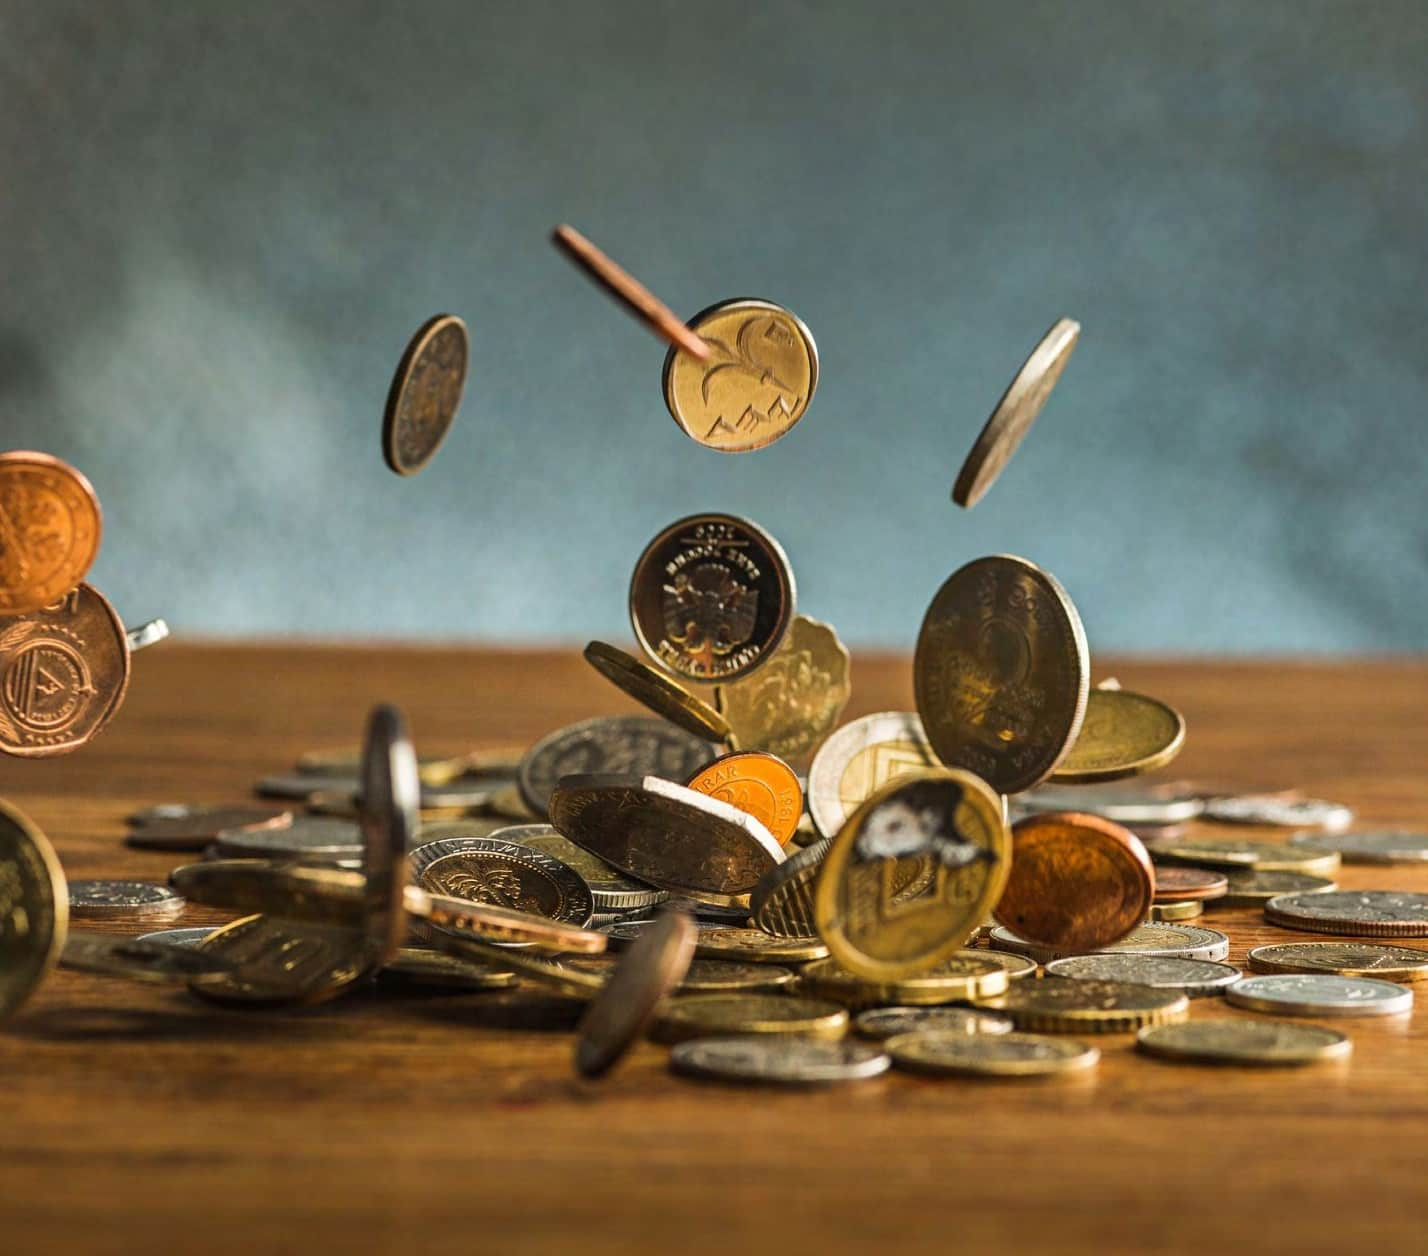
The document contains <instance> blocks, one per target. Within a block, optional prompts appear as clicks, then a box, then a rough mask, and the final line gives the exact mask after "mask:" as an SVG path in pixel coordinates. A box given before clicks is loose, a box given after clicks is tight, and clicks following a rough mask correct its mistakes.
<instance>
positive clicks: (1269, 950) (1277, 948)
mask: <svg viewBox="0 0 1428 1256" xmlns="http://www.w3.org/2000/svg"><path fill="white" fill-rule="evenodd" d="M1249 966H1250V968H1251V970H1252V971H1254V972H1257V973H1337V974H1338V975H1339V976H1342V977H1377V978H1379V979H1380V980H1382V981H1424V980H1428V951H1424V950H1418V949H1417V948H1415V947H1411V946H1390V945H1388V944H1387V943H1382V942H1280V943H1276V944H1275V945H1273V946H1257V947H1255V948H1254V950H1252V951H1251V952H1250V953H1249Z"/></svg>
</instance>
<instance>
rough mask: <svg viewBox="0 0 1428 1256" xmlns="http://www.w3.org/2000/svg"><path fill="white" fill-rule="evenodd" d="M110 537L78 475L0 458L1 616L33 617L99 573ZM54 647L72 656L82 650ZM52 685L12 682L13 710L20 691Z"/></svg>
mask: <svg viewBox="0 0 1428 1256" xmlns="http://www.w3.org/2000/svg"><path fill="white" fill-rule="evenodd" d="M103 531H104V525H103V521H102V518H101V516H100V513H99V498H98V497H97V496H95V493H94V489H93V487H92V486H91V485H90V483H89V481H88V480H87V479H85V477H84V476H83V475H81V474H80V472H79V471H77V470H76V469H75V468H74V467H72V466H70V465H69V464H68V463H67V462H62V461H60V459H58V458H56V457H54V456H53V455H51V454H42V453H34V452H32V451H29V450H12V451H11V452H9V453H3V454H0V616H6V617H8V616H12V615H16V616H18V615H28V614H30V613H31V612H33V611H38V610H40V609H41V608H43V607H46V606H49V605H50V604H51V603H52V602H55V601H57V600H58V599H59V598H62V597H64V595H65V594H66V593H68V592H70V591H71V590H72V589H74V588H75V587H76V586H77V585H78V584H79V583H80V581H81V580H83V579H84V577H85V574H86V573H87V572H88V571H89V568H90V567H91V565H93V563H94V559H95V556H96V555H97V554H98V553H99V539H100V537H101V535H102V534H103ZM48 644H49V646H50V649H51V651H54V650H62V651H66V652H67V651H70V650H72V646H73V645H74V644H76V643H75V642H73V641H71V643H70V644H69V645H68V646H66V645H65V643H64V642H62V641H55V640H52V641H50V642H49V643H48ZM32 661H33V662H34V663H39V662H40V661H41V660H38V659H35V660H32ZM40 670H43V669H42V668H41V669H40ZM48 683H49V684H51V685H53V684H55V683H58V682H57V679H56V678H54V677H51V679H50V681H49V682H48ZM45 685H46V682H45V680H44V679H43V677H40V676H33V675H31V676H27V677H22V676H13V677H12V676H7V677H6V681H5V691H6V699H7V703H8V702H13V701H14V697H15V695H14V692H13V691H14V690H15V689H16V688H20V687H23V688H28V689H40V690H43V689H44V688H45Z"/></svg>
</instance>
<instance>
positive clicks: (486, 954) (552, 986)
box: [428, 907, 605, 1025]
mask: <svg viewBox="0 0 1428 1256" xmlns="http://www.w3.org/2000/svg"><path fill="white" fill-rule="evenodd" d="M480 910H481V911H483V912H487V911H489V912H496V911H500V910H502V909H500V908H495V907H489V908H481V909H480ZM564 927H565V926H552V928H564ZM428 940H429V941H430V942H431V944H432V946H434V947H436V949H437V950H439V951H441V952H442V953H443V954H446V955H454V956H456V957H457V958H458V959H464V960H469V961H471V962H472V963H476V964H485V965H487V966H489V967H493V968H499V969H502V970H505V969H510V970H512V971H514V972H516V973H518V974H519V975H520V976H521V977H523V978H524V979H525V980H526V981H529V982H534V983H535V984H536V985H538V986H541V987H542V988H543V989H545V990H548V991H552V992H554V993H556V994H559V995H562V996H564V997H565V998H571V999H580V1000H588V999H592V998H594V997H595V996H596V995H597V994H599V993H600V991H601V990H602V989H604V987H605V982H604V980H603V979H602V978H600V977H596V976H594V975H593V974H591V973H582V972H576V971H575V970H574V969H572V968H567V967H566V966H565V965H564V964H558V963H555V962H554V961H553V960H548V959H541V958H540V957H538V956H535V955H528V954H526V953H525V952H523V951H513V950H509V949H506V948H504V947H500V946H496V945H495V944H494V943H491V942H487V941H485V940H484V939H482V938H478V937H474V936H472V935H471V934H470V933H455V932H452V931H451V930H448V929H433V930H431V931H430V936H429V939H428ZM497 997H500V996H497ZM569 1010H570V1009H568V1008H567V1009H565V1012H566V1013H568V1012H569ZM563 1023H564V1022H563V1020H562V1025H563Z"/></svg>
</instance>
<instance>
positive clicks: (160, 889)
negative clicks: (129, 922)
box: [69, 880, 183, 920]
mask: <svg viewBox="0 0 1428 1256" xmlns="http://www.w3.org/2000/svg"><path fill="white" fill-rule="evenodd" d="M182 911H183V899H182V898H180V897H179V896H178V895H177V894H175V893H174V892H173V891H172V890H171V889H169V887H168V886H166V885H158V884H156V883H155V882H152V881H116V880H93V881H71V882H70V883H69V915H70V919H71V920H107V919H109V918H111V917H113V916H144V917H150V918H153V919H166V918H168V917H171V916H177V915H178V914H179V913H180V912H182Z"/></svg>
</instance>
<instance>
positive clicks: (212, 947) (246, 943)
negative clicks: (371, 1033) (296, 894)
mask: <svg viewBox="0 0 1428 1256" xmlns="http://www.w3.org/2000/svg"><path fill="white" fill-rule="evenodd" d="M199 952H200V953H201V954H207V955H212V956H214V957H215V958H217V959H219V960H222V961H225V962H227V963H229V964H230V965H231V966H232V971H230V972H226V973H222V974H217V975H214V976H208V977H197V978H195V979H193V980H192V981H190V983H189V990H190V991H191V992H192V993H194V994H196V995H199V996H200V997H201V998H204V999H208V1000H210V1001H212V1002H215V1003H232V1004H247V1005H256V1006H271V1007H281V1006H294V1007H301V1006H306V1005H308V1004H313V1003H322V1002H325V1001H326V1000H328V999H331V998H335V997H336V996H337V995H339V994H341V993H342V992H343V991H345V990H347V989H348V988H349V987H350V986H352V985H353V983H355V982H356V981H357V980H358V979H359V978H361V977H362V976H364V975H365V974H366V973H367V972H368V964H367V956H368V954H369V951H368V948H367V945H366V942H365V938H364V935H363V932H362V931H361V930H359V929H334V928H329V927H326V926H323V925H317V924H312V923H310V922H306V921H295V920H277V919H275V918H273V917H271V916H245V917H243V918H242V919H241V920H235V921H234V922H233V923H232V924H229V925H225V926H224V927H223V928H221V929H216V930H214V932H213V933H212V934H211V935H210V936H209V937H208V938H207V939H206V940H205V941H204V942H203V943H202V945H201V946H200V947H199Z"/></svg>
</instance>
